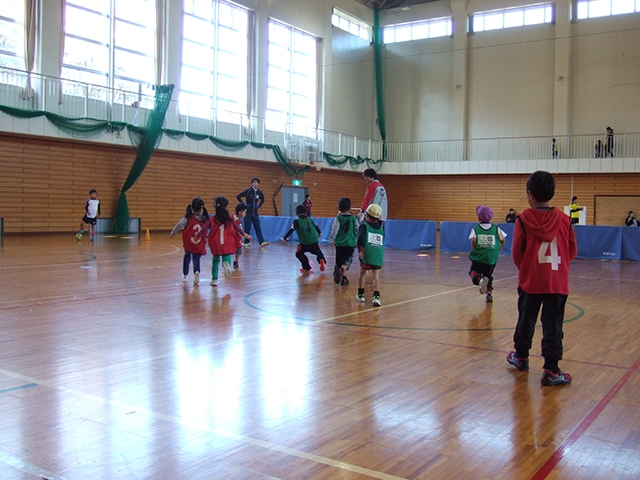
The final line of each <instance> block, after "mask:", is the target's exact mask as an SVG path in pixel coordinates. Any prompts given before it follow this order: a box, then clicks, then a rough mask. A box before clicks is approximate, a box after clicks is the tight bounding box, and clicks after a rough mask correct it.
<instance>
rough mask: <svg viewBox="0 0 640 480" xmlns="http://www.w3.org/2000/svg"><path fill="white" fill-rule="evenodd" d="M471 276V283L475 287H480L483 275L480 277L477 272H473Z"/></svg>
mask: <svg viewBox="0 0 640 480" xmlns="http://www.w3.org/2000/svg"><path fill="white" fill-rule="evenodd" d="M469 276H470V277H471V282H472V283H473V284H474V285H480V280H482V275H480V274H479V273H476V272H473V271H472V272H471V273H470V274H469Z"/></svg>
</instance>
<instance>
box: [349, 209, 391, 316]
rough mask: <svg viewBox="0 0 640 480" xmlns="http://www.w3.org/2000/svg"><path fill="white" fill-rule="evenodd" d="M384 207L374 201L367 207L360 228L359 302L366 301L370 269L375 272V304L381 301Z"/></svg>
mask: <svg viewBox="0 0 640 480" xmlns="http://www.w3.org/2000/svg"><path fill="white" fill-rule="evenodd" d="M381 217H382V208H381V207H380V205H377V204H375V203H372V204H371V205H369V206H368V207H367V211H366V215H365V218H364V222H362V224H361V225H360V228H359V229H358V239H357V247H358V254H359V257H360V278H359V279H358V294H357V295H356V298H357V299H358V301H359V302H364V301H365V295H364V283H365V276H366V274H367V272H368V271H370V272H371V273H372V274H373V306H374V307H379V306H380V305H382V303H381V302H380V275H379V273H380V269H381V268H382V262H383V260H384V230H383V229H382V220H381Z"/></svg>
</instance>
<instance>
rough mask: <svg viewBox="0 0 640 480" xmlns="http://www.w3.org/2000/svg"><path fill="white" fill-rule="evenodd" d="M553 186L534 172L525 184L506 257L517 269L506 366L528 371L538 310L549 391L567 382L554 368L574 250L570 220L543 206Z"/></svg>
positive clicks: (542, 174) (544, 376) (545, 174)
mask: <svg viewBox="0 0 640 480" xmlns="http://www.w3.org/2000/svg"><path fill="white" fill-rule="evenodd" d="M555 187H556V182H555V179H554V178H553V175H552V174H550V173H549V172H543V171H537V172H534V173H532V174H531V176H530V177H529V179H528V180H527V200H528V202H529V205H530V206H531V208H528V209H526V210H525V211H524V212H522V213H521V214H520V216H519V217H518V219H517V220H516V224H515V226H514V229H513V246H512V248H511V255H512V256H513V263H515V264H516V267H518V324H517V325H516V330H515V332H514V334H513V343H514V346H515V351H514V352H509V354H508V355H507V362H509V363H510V364H511V365H513V366H514V367H516V368H517V369H518V370H521V371H524V370H529V350H530V349H531V341H532V340H533V333H534V331H535V325H536V320H537V318H538V312H539V311H540V307H541V306H542V315H541V317H540V321H541V322H542V356H543V357H544V366H543V367H542V368H543V369H544V370H543V372H542V378H541V379H540V383H541V384H542V385H544V386H548V387H555V386H557V385H566V384H568V383H571V375H569V374H568V373H564V372H563V371H562V370H560V368H559V367H558V362H559V361H560V360H561V359H562V338H563V336H564V334H563V332H562V322H563V321H564V307H565V304H566V303H567V297H568V295H569V263H570V262H571V261H572V260H573V259H574V258H576V255H577V253H578V245H577V243H576V235H575V232H574V230H573V226H572V225H571V219H570V218H569V217H568V216H566V215H565V214H564V213H563V212H561V211H560V210H558V209H557V208H555V207H552V206H550V205H549V201H550V200H551V199H552V198H553V195H554V194H555Z"/></svg>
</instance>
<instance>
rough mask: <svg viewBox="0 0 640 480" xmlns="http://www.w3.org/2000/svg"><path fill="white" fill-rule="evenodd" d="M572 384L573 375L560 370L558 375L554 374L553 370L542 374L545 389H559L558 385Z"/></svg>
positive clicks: (541, 381)
mask: <svg viewBox="0 0 640 480" xmlns="http://www.w3.org/2000/svg"><path fill="white" fill-rule="evenodd" d="M570 383H571V375H569V374H568V373H564V372H563V371H562V370H560V369H558V371H557V372H556V373H552V372H551V370H545V371H544V372H542V378H540V384H541V385H544V386H545V387H557V386H558V385H568V384H570Z"/></svg>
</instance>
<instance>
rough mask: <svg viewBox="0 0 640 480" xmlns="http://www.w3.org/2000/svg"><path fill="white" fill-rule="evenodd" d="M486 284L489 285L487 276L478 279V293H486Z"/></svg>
mask: <svg viewBox="0 0 640 480" xmlns="http://www.w3.org/2000/svg"><path fill="white" fill-rule="evenodd" d="M488 286H489V278H488V277H482V280H480V293H481V294H482V295H484V294H485V293H487V287H488Z"/></svg>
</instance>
